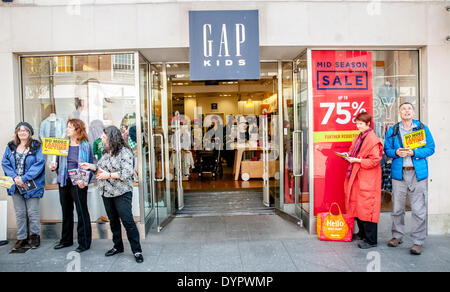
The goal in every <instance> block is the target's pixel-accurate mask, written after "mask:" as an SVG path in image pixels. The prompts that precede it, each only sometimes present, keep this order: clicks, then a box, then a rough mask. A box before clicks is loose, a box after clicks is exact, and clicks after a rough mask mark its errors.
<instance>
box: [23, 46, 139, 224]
mask: <svg viewBox="0 0 450 292" xmlns="http://www.w3.org/2000/svg"><path fill="white" fill-rule="evenodd" d="M134 58H135V55H134V54H133V53H120V54H96V55H73V56H48V57H23V58H22V59H21V66H22V92H23V120H25V121H27V122H29V123H30V124H31V125H32V126H33V127H34V129H36V131H35V132H36V134H35V136H34V138H35V139H39V140H41V141H42V139H43V138H44V137H56V138H64V137H65V135H66V132H65V130H66V124H67V120H68V119H70V118H78V119H81V120H82V121H84V123H85V125H86V129H87V132H88V136H89V143H90V144H91V147H93V149H94V156H95V158H96V159H99V158H100V157H101V150H98V145H99V141H101V140H99V139H100V137H101V135H102V131H103V128H104V127H107V126H110V125H114V126H117V127H118V128H119V129H121V131H122V133H123V137H124V138H125V141H127V142H128V144H129V146H130V147H131V149H132V150H133V153H134V155H135V158H136V159H135V161H136V163H135V164H137V163H139V160H138V159H137V158H138V146H137V133H136V106H137V104H136V102H137V97H136V88H135V87H136V76H135V75H136V73H135V68H134V66H135V60H134ZM52 159H53V158H52V157H51V156H47V157H46V160H47V161H46V174H45V176H46V177H45V179H46V193H45V195H44V198H43V200H42V204H41V218H42V220H43V221H44V222H59V221H61V214H60V207H59V195H58V185H57V180H56V172H52V171H51V170H50V168H49V164H50V162H51V160H52ZM137 169H138V168H137V165H136V171H135V182H134V186H135V188H134V191H133V195H134V196H133V214H134V215H135V216H139V214H140V212H139V191H138V184H137V182H138V177H137V176H138V175H137ZM89 193H90V194H89V196H88V197H89V201H88V206H89V211H90V213H91V218H92V220H93V221H105V220H106V212H105V210H104V207H103V203H102V200H101V197H100V196H99V195H97V189H96V183H95V180H94V181H93V182H92V183H91V184H90V185H89Z"/></svg>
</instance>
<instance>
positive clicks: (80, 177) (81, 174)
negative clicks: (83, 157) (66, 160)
mask: <svg viewBox="0 0 450 292" xmlns="http://www.w3.org/2000/svg"><path fill="white" fill-rule="evenodd" d="M68 173H69V177H70V180H71V181H72V184H73V185H77V184H78V181H81V182H82V183H83V184H84V185H85V186H87V185H89V175H90V173H91V172H90V171H89V170H84V169H69V170H68Z"/></svg>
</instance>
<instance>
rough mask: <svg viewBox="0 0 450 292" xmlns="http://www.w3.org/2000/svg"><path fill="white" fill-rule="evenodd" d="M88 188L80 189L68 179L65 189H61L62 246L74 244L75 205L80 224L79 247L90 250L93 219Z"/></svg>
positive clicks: (78, 230)
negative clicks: (90, 214)
mask: <svg viewBox="0 0 450 292" xmlns="http://www.w3.org/2000/svg"><path fill="white" fill-rule="evenodd" d="M87 192H88V187H87V186H86V187H84V188H82V189H80V188H79V187H78V186H77V185H75V186H74V185H73V184H72V181H71V180H70V179H67V182H66V185H65V186H64V187H61V186H60V187H59V201H60V203H61V207H62V217H63V218H62V220H63V223H62V234H61V240H60V243H61V244H67V245H70V244H73V225H74V220H73V205H74V204H75V207H76V209H77V215H78V224H77V234H78V245H79V246H80V247H84V248H90V247H91V242H92V229H91V218H90V216H89V210H88V206H87Z"/></svg>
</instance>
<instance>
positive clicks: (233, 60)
mask: <svg viewBox="0 0 450 292" xmlns="http://www.w3.org/2000/svg"><path fill="white" fill-rule="evenodd" d="M189 47H190V49H189V56H190V75H191V77H190V79H191V80H237V79H259V78H260V62H259V61H260V60H259V21H258V10H220V11H189Z"/></svg>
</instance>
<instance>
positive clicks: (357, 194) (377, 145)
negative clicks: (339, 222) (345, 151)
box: [344, 131, 383, 223]
mask: <svg viewBox="0 0 450 292" xmlns="http://www.w3.org/2000/svg"><path fill="white" fill-rule="evenodd" d="M356 139H357V138H355V140H353V143H352V146H351V147H350V151H349V153H351V152H352V149H353V146H354V144H355V141H356ZM382 157H383V145H382V144H381V141H380V139H378V137H377V136H376V135H375V133H374V132H373V131H371V132H369V134H368V135H367V136H366V138H365V139H364V141H363V143H362V146H361V150H360V151H359V154H358V155H357V158H361V163H357V162H356V163H353V169H352V174H351V175H350V178H346V179H345V183H344V191H345V206H346V210H347V214H348V215H350V216H354V217H356V218H359V219H360V220H362V221H368V222H373V223H378V220H379V218H380V209H381V166H380V161H381V158H382Z"/></svg>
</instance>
